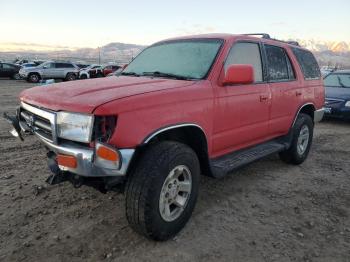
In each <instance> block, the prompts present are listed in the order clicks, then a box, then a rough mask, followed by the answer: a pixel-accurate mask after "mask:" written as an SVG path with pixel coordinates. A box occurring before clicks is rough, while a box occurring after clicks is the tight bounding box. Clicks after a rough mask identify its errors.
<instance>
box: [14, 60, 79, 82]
mask: <svg viewBox="0 0 350 262" xmlns="http://www.w3.org/2000/svg"><path fill="white" fill-rule="evenodd" d="M78 73H79V68H78V67H77V66H76V65H75V64H73V63H71V62H54V61H48V62H45V63H42V64H41V65H39V66H37V67H29V68H22V69H21V70H19V74H20V75H21V77H22V78H23V79H26V80H27V81H28V82H32V83H38V82H39V81H40V80H42V79H51V78H52V79H62V80H67V81H72V80H75V79H77V76H78Z"/></svg>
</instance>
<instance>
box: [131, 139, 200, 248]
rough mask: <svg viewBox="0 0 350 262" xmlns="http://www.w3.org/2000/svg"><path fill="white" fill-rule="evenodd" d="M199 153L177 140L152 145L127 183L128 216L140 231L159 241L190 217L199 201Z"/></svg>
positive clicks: (174, 232) (165, 238)
mask: <svg viewBox="0 0 350 262" xmlns="http://www.w3.org/2000/svg"><path fill="white" fill-rule="evenodd" d="M199 176H200V167H199V161H198V158H197V155H196V154H195V152H194V151H193V150H192V149H191V148H190V147H188V146H186V145H184V144H181V143H177V142H170V141H165V142H160V143H158V144H155V145H152V146H150V148H148V149H147V150H145V152H143V155H142V157H141V158H140V159H139V161H138V163H137V164H136V166H135V168H134V170H133V171H132V172H131V174H130V177H129V179H128V182H127V186H126V192H125V193H126V196H125V197H126V216H127V219H128V221H129V224H130V225H131V227H132V228H133V229H134V230H135V231H136V232H138V233H140V234H142V235H144V236H146V237H148V238H151V239H154V240H159V241H164V240H167V239H169V238H171V237H173V236H175V235H176V234H177V233H178V232H179V231H180V230H181V229H182V228H183V227H184V226H185V224H186V223H187V221H188V220H189V219H190V217H191V214H192V211H193V209H194V206H195V204H196V201H197V194H198V186H199Z"/></svg>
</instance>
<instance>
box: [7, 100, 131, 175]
mask: <svg viewBox="0 0 350 262" xmlns="http://www.w3.org/2000/svg"><path fill="white" fill-rule="evenodd" d="M4 117H5V118H6V120H7V121H8V122H10V123H11V125H12V126H13V129H12V130H11V131H10V133H11V134H12V135H13V136H15V137H18V138H20V139H21V140H23V134H26V133H33V134H35V135H37V137H38V138H39V139H40V140H41V142H42V143H43V144H44V145H45V147H46V148H47V149H48V151H49V152H52V153H54V155H55V156H56V155H65V156H72V157H74V158H75V159H76V165H75V167H67V166H61V165H59V166H58V167H59V170H61V171H63V172H65V171H68V172H70V173H73V174H77V175H79V176H82V177H92V178H98V177H101V178H103V177H123V176H125V175H126V173H127V170H128V168H129V165H130V162H131V159H132V157H133V155H134V152H135V149H119V150H117V151H118V154H119V161H120V163H119V165H118V166H115V167H111V165H108V163H105V162H103V161H98V159H97V158H96V149H95V148H91V147H88V146H84V145H81V144H79V143H75V142H70V141H66V140H62V141H60V140H59V139H57V135H56V134H55V132H56V128H55V112H52V111H46V110H43V109H40V108H37V107H33V106H30V105H28V104H25V103H21V107H20V108H18V109H17V114H16V116H9V115H8V114H6V113H5V114H4ZM46 120H47V122H45V121H46ZM48 130H50V132H51V133H50V135H49V136H48V135H47V132H46V131H48ZM43 131H45V132H46V133H45V132H43ZM51 137H52V139H50V138H51ZM96 145H98V142H97V144H96ZM51 155H52V154H51Z"/></svg>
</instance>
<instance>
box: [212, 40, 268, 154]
mask: <svg viewBox="0 0 350 262" xmlns="http://www.w3.org/2000/svg"><path fill="white" fill-rule="evenodd" d="M232 64H249V65H252V66H253V68H254V78H255V82H254V83H253V84H248V85H233V86H216V87H215V90H216V98H215V109H214V110H215V114H214V115H215V117H214V128H213V141H212V143H213V155H214V157H215V156H220V155H223V154H226V153H228V152H231V151H234V150H238V149H241V148H244V147H248V146H250V145H253V144H257V143H259V142H261V141H264V140H266V136H267V134H268V121H269V108H270V96H271V94H270V90H269V85H268V83H267V82H265V80H264V77H263V75H264V74H263V64H262V56H261V47H260V45H259V43H254V42H238V43H235V44H234V45H233V46H232V48H231V50H230V52H229V54H228V56H227V58H226V62H225V65H224V69H225V71H226V70H227V68H228V67H229V66H230V65H232Z"/></svg>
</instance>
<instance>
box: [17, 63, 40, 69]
mask: <svg viewBox="0 0 350 262" xmlns="http://www.w3.org/2000/svg"><path fill="white" fill-rule="evenodd" d="M21 66H22V67H24V68H27V67H36V66H38V65H37V64H36V63H34V62H29V63H24V64H22V65H21Z"/></svg>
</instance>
